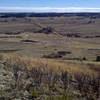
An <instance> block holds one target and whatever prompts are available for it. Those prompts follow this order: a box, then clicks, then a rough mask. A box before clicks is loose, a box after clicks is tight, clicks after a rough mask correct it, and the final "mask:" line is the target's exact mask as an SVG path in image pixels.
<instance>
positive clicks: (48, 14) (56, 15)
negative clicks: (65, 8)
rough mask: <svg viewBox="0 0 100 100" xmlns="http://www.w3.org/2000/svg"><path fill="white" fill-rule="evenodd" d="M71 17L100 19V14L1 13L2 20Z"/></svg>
mask: <svg viewBox="0 0 100 100" xmlns="http://www.w3.org/2000/svg"><path fill="white" fill-rule="evenodd" d="M70 16H84V17H93V18H100V13H0V18H8V17H16V18H23V17H70Z"/></svg>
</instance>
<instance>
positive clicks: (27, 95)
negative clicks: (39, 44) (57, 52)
mask: <svg viewBox="0 0 100 100" xmlns="http://www.w3.org/2000/svg"><path fill="white" fill-rule="evenodd" d="M0 75H1V76H2V78H1V80H2V81H1V83H0V98H1V99H3V100H15V99H20V100H99V99H100V63H99V62H98V63H96V62H85V61H80V62H77V61H76V62H75V61H74V62H73V63H71V62H60V61H57V60H50V59H36V58H32V57H24V56H20V55H4V54H2V55H0ZM3 78H4V79H3Z"/></svg>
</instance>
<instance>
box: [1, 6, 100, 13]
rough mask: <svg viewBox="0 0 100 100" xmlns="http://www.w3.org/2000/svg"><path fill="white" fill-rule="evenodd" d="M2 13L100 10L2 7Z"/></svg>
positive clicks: (97, 9)
mask: <svg viewBox="0 0 100 100" xmlns="http://www.w3.org/2000/svg"><path fill="white" fill-rule="evenodd" d="M0 12H62V13H63V12H100V8H82V7H66V8H56V7H54V8H53V7H0Z"/></svg>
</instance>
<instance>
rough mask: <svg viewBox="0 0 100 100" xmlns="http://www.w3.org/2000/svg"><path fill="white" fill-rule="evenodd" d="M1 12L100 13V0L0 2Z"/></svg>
mask: <svg viewBox="0 0 100 100" xmlns="http://www.w3.org/2000/svg"><path fill="white" fill-rule="evenodd" d="M0 12H100V0H0Z"/></svg>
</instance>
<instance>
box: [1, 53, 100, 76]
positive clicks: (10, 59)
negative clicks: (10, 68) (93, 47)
mask: <svg viewBox="0 0 100 100" xmlns="http://www.w3.org/2000/svg"><path fill="white" fill-rule="evenodd" d="M0 58H1V60H4V61H6V62H7V63H8V64H10V65H15V64H16V65H18V66H21V67H22V66H26V67H27V68H28V69H29V70H31V69H32V68H34V67H37V68H41V69H42V68H43V70H44V69H45V70H46V71H49V70H52V71H53V72H55V73H60V72H62V71H63V72H66V71H67V72H68V73H71V74H76V73H78V74H79V73H84V74H90V75H91V74H96V73H97V70H96V69H99V66H98V64H97V66H96V63H90V64H89V63H84V66H85V67H83V65H82V64H83V62H82V63H78V64H77V63H75V62H74V64H70V63H69V62H68V63H63V62H59V61H56V60H51V59H36V58H32V57H23V56H20V55H17V54H13V55H2V54H1V55H0ZM90 65H91V66H92V67H91V66H90ZM93 66H94V67H93ZM98 71H99V70H98ZM99 72H100V71H99Z"/></svg>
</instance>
